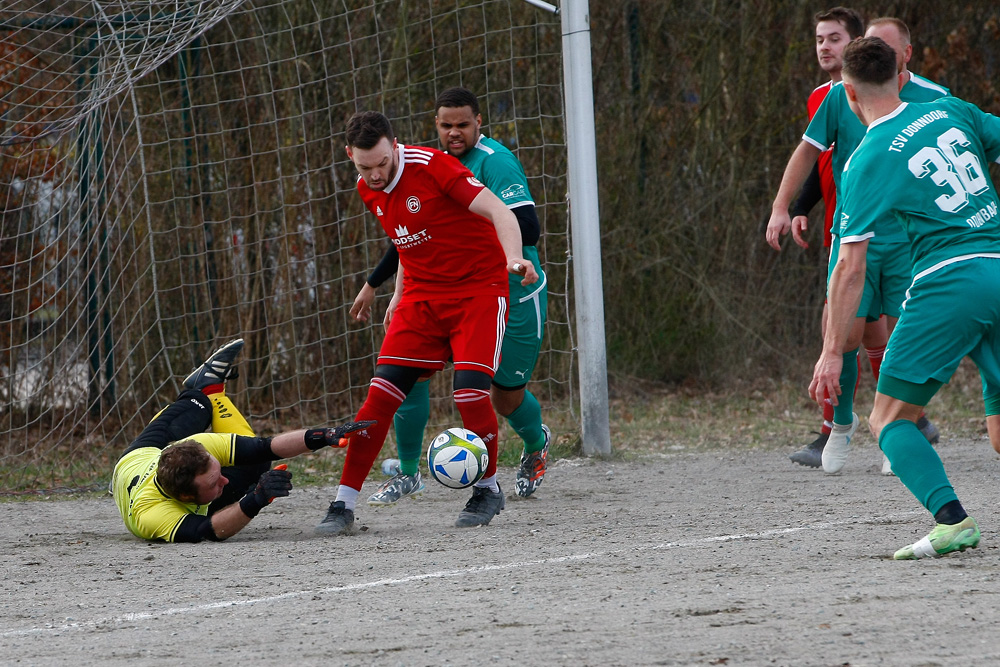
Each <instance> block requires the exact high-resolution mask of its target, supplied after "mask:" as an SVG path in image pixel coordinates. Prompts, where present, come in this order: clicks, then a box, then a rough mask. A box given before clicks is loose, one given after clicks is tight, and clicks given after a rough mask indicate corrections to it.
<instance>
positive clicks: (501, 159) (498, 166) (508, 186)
mask: <svg viewBox="0 0 1000 667" xmlns="http://www.w3.org/2000/svg"><path fill="white" fill-rule="evenodd" d="M459 160H460V161H461V162H462V164H464V165H465V166H466V167H468V168H469V171H471V172H472V173H473V174H475V176H476V178H478V179H479V180H480V181H481V182H482V183H483V185H485V186H486V187H487V188H489V189H490V192H492V193H493V194H495V195H496V196H497V197H499V198H500V200H501V201H502V202H503V203H504V204H506V205H507V208H517V207H518V206H528V205H532V206H533V205H534V203H535V202H534V201H533V200H532V199H531V191H530V190H529V189H528V177H527V176H526V175H525V174H524V168H523V167H522V166H521V163H520V162H519V161H518V159H517V158H516V157H515V156H514V154H513V153H511V152H510V150H508V149H507V147H506V146H504V145H503V144H501V143H500V142H499V141H496V140H494V139H490V138H489V137H487V136H486V135H483V134H480V135H479V141H477V142H476V145H475V146H474V147H473V148H471V149H470V150H468V151H466V152H465V154H464V155H463V156H462V157H460V158H459Z"/></svg>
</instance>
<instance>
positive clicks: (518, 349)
mask: <svg viewBox="0 0 1000 667" xmlns="http://www.w3.org/2000/svg"><path fill="white" fill-rule="evenodd" d="M522 252H523V253H524V258H525V259H528V260H531V263H532V264H533V265H534V266H535V271H537V272H538V281H537V282H535V283H533V284H531V285H527V286H522V285H521V278H520V276H515V275H513V274H512V275H511V276H510V302H509V303H510V309H509V311H508V314H507V328H506V329H505V330H504V334H503V343H502V345H501V348H500V367H499V368H497V372H496V374H495V375H494V376H493V384H495V385H497V386H498V387H500V388H502V389H518V388H520V387H523V386H524V385H526V384H528V380H530V379H531V374H532V372H533V371H534V370H535V364H536V363H537V362H538V353H539V351H540V350H541V349H542V336H543V335H544V334H545V311H546V309H547V308H548V291H547V290H546V283H547V278H546V276H545V272H544V271H542V264H541V262H540V261H539V260H538V249H537V248H535V247H534V246H524V248H523V249H522Z"/></svg>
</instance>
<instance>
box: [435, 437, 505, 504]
mask: <svg viewBox="0 0 1000 667" xmlns="http://www.w3.org/2000/svg"><path fill="white" fill-rule="evenodd" d="M489 462H490V455H489V452H487V451H486V444H485V443H484V442H483V441H482V439H481V438H480V437H479V436H478V435H476V434H475V433H473V432H472V431H470V430H468V429H465V428H450V429H448V430H447V431H444V432H442V433H440V434H439V435H438V436H437V437H436V438H434V440H432V441H431V446H430V447H428V448H427V467H428V469H430V471H431V477H433V478H434V479H436V480H437V481H439V482H441V483H442V484H444V485H445V486H447V487H449V488H452V489H464V488H466V487H468V486H472V485H473V484H475V483H476V482H478V481H479V480H480V479H482V478H483V473H485V472H486V466H487V465H489Z"/></svg>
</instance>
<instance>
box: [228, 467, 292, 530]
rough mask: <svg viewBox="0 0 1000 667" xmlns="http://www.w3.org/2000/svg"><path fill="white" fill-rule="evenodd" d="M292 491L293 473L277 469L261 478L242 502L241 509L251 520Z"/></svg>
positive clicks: (269, 471)
mask: <svg viewBox="0 0 1000 667" xmlns="http://www.w3.org/2000/svg"><path fill="white" fill-rule="evenodd" d="M291 490H292V473H291V472H289V471H288V470H283V469H278V468H275V469H274V470H268V471H267V472H266V473H264V474H263V475H261V476H260V479H259V480H257V484H256V485H255V486H251V487H250V490H249V491H247V494H246V495H245V496H243V499H242V500H240V509H241V510H243V513H244V514H246V515H247V516H248V517H250V518H251V519H252V518H254V517H255V516H257V514H258V513H259V512H260V511H261V509H263V508H264V507H265V506H266V505H268V504H270V502H271V501H272V500H274V499H275V498H282V497H284V496H287V495H288V492H289V491H291Z"/></svg>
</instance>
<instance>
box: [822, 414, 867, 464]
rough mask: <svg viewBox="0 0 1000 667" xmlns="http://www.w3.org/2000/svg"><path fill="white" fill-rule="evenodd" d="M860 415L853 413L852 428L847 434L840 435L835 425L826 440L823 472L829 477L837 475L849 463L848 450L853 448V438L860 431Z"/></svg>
mask: <svg viewBox="0 0 1000 667" xmlns="http://www.w3.org/2000/svg"><path fill="white" fill-rule="evenodd" d="M858 423H859V421H858V415H857V413H856V412H855V413H851V428H850V429H848V430H847V432H846V433H840V432H838V429H837V424H834V427H833V431H832V432H831V433H830V437H829V438H827V440H826V446H825V447H824V448H823V472H825V473H826V474H827V475H835V474H837V473H838V472H840V470H841V469H842V468H843V467H844V464H845V463H847V450H848V448H850V446H851V438H853V437H854V432H855V431H857V430H858Z"/></svg>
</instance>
